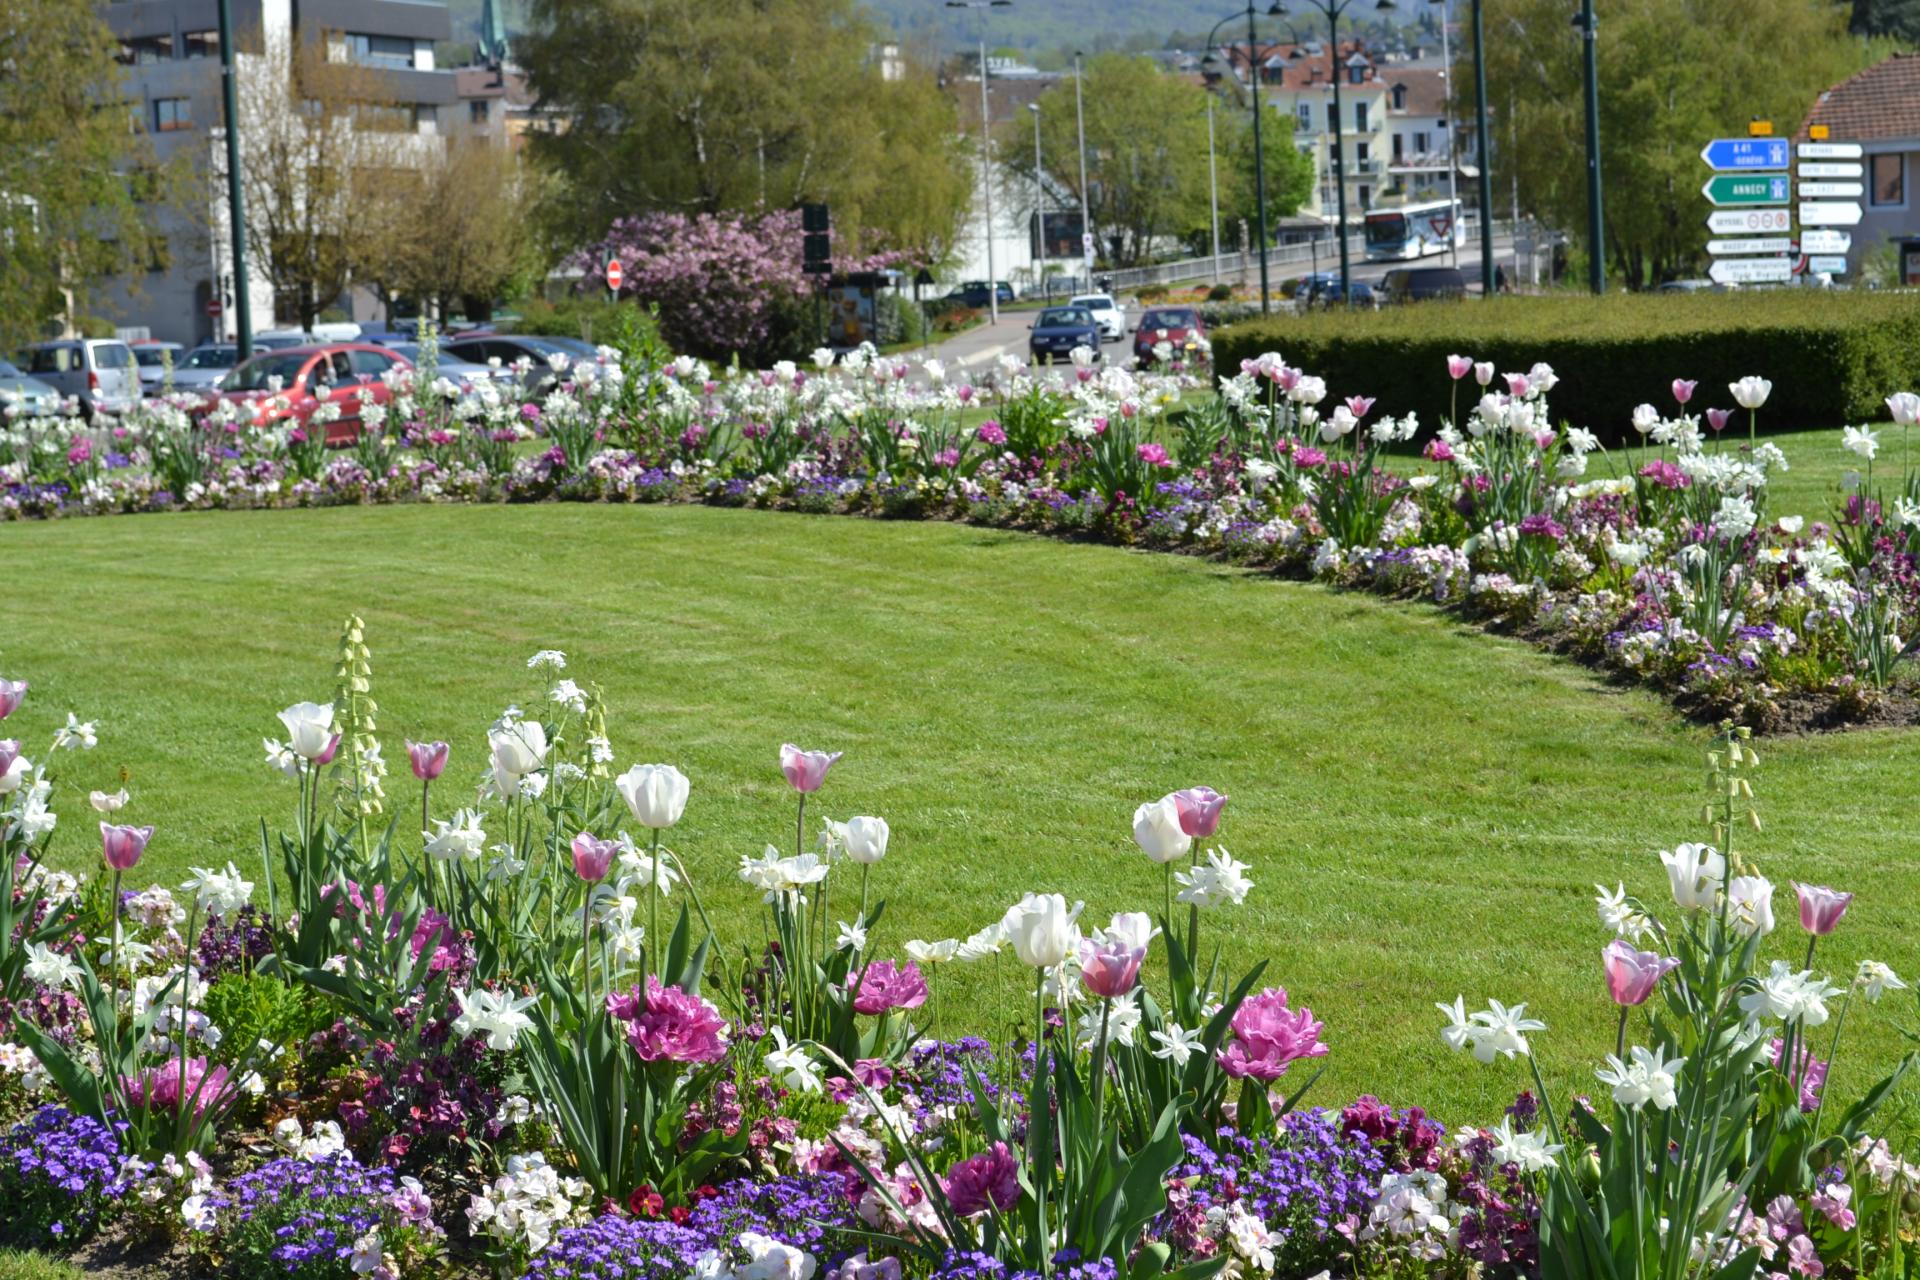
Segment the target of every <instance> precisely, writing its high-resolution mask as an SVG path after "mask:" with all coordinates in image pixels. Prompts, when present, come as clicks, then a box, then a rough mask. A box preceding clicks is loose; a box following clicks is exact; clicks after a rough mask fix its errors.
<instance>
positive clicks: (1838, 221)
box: [1800, 201, 1862, 227]
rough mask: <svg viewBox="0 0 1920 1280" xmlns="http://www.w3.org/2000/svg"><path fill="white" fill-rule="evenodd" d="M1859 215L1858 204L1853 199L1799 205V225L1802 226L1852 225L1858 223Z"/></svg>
mask: <svg viewBox="0 0 1920 1280" xmlns="http://www.w3.org/2000/svg"><path fill="white" fill-rule="evenodd" d="M1861 216H1862V214H1861V210H1860V206H1859V204H1858V203H1856V202H1853V201H1848V202H1847V203H1845V204H1840V203H1834V202H1820V203H1815V204H1802V205H1801V206H1800V225H1801V226H1803V227H1853V226H1858V225H1859V224H1860V218H1861Z"/></svg>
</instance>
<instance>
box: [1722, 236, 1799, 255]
mask: <svg viewBox="0 0 1920 1280" xmlns="http://www.w3.org/2000/svg"><path fill="white" fill-rule="evenodd" d="M1707 252H1708V253H1711V254H1713V255H1714V256H1715V257H1723V256H1725V255H1727V254H1743V253H1792V252H1793V237H1792V236H1742V237H1740V238H1739V239H1738V240H1709V241H1707Z"/></svg>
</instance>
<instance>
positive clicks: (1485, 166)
mask: <svg viewBox="0 0 1920 1280" xmlns="http://www.w3.org/2000/svg"><path fill="white" fill-rule="evenodd" d="M1480 3H1481V0H1473V132H1474V148H1473V149H1474V153H1475V154H1476V155H1477V156H1478V157H1479V159H1480V296H1481V297H1482V298H1491V297H1493V296H1494V293H1495V290H1494V287H1493V284H1494V281H1493V271H1494V264H1493V153H1492V152H1491V150H1489V148H1490V146H1491V145H1492V144H1491V143H1489V142H1488V140H1487V25H1486V22H1485V21H1484V20H1483V15H1482V13H1481V11H1480Z"/></svg>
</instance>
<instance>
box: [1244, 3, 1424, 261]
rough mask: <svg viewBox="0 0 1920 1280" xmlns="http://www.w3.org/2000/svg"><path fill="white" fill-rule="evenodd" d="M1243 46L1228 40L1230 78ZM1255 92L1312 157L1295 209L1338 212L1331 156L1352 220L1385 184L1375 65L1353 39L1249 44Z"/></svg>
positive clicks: (1386, 136)
mask: <svg viewBox="0 0 1920 1280" xmlns="http://www.w3.org/2000/svg"><path fill="white" fill-rule="evenodd" d="M1249 52H1250V50H1249V47H1248V46H1245V45H1237V46H1233V47H1232V48H1230V49H1229V50H1228V59H1229V62H1230V63H1231V64H1232V65H1233V69H1234V74H1235V76H1236V77H1237V78H1243V77H1244V76H1245V74H1246V70H1245V68H1246V66H1247V64H1248V62H1249V56H1248V55H1249ZM1251 52H1252V57H1251V61H1252V63H1253V65H1254V67H1255V68H1256V70H1257V73H1258V79H1259V85H1260V92H1261V95H1262V96H1263V97H1264V98H1265V100H1266V102H1267V103H1268V105H1270V106H1272V107H1274V108H1275V109H1276V110H1278V111H1280V112H1281V113H1282V114H1284V115H1287V116H1290V117H1292V118H1293V122H1294V128H1293V143H1294V145H1295V146H1296V147H1298V148H1299V149H1300V150H1301V151H1303V152H1305V153H1306V154H1308V155H1309V156H1311V157H1312V158H1313V163H1314V173H1315V175H1316V178H1315V181H1314V184H1313V194H1312V195H1311V196H1310V197H1309V198H1308V200H1307V203H1306V204H1305V205H1303V206H1302V207H1301V209H1300V213H1301V214H1303V215H1305V216H1307V217H1310V218H1313V219H1316V220H1321V221H1326V220H1331V219H1335V218H1337V217H1338V216H1339V193H1338V191H1337V190H1336V189H1335V186H1334V172H1335V165H1334V159H1335V156H1336V153H1337V155H1338V158H1339V160H1340V165H1339V169H1340V172H1341V173H1342V175H1343V176H1344V182H1345V186H1346V196H1347V220H1348V221H1349V222H1352V223H1357V222H1359V221H1360V219H1361V217H1362V215H1364V214H1365V212H1366V211H1367V210H1368V209H1370V208H1372V207H1373V205H1374V203H1375V202H1376V201H1377V200H1378V198H1379V196H1380V193H1381V191H1382V190H1383V189H1384V188H1385V187H1386V185H1387V181H1388V179H1387V157H1388V148H1389V147H1390V146H1391V137H1392V135H1391V132H1390V130H1389V115H1388V109H1387V106H1388V90H1387V84H1386V82H1385V81H1384V80H1383V79H1382V78H1381V75H1380V68H1379V67H1378V66H1377V65H1376V64H1375V63H1374V60H1373V58H1372V56H1371V55H1370V54H1369V53H1368V52H1367V49H1366V47H1365V46H1364V45H1362V44H1361V43H1360V42H1358V41H1342V42H1341V44H1340V48H1339V49H1338V50H1337V51H1336V50H1334V49H1332V48H1331V47H1329V46H1328V45H1327V44H1326V42H1324V41H1320V40H1310V41H1304V42H1301V43H1297V44H1295V43H1287V42H1282V43H1279V44H1274V45H1263V46H1261V47H1259V48H1258V49H1257V50H1252V51H1251ZM1336 76H1337V77H1338V78H1339V81H1340V102H1339V111H1338V113H1337V115H1338V118H1337V119H1336V112H1335V109H1334V79H1335V77H1336Z"/></svg>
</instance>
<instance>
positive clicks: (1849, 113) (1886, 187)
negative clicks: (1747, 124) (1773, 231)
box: [1794, 53, 1920, 285]
mask: <svg viewBox="0 0 1920 1280" xmlns="http://www.w3.org/2000/svg"><path fill="white" fill-rule="evenodd" d="M1816 126H1825V129H1826V140H1827V141H1830V142H1857V143H1859V144H1860V149H1861V152H1862V156H1861V159H1860V164H1861V165H1862V166H1863V169H1864V174H1863V176H1862V177H1861V179H1860V181H1861V183H1862V184H1863V185H1864V186H1865V188H1866V190H1865V195H1864V197H1863V198H1862V199H1861V200H1860V202H1859V203H1860V206H1861V209H1862V211H1863V213H1864V217H1863V218H1862V219H1861V222H1860V224H1859V225H1858V226H1856V227H1854V228H1852V233H1853V245H1852V248H1850V249H1849V250H1848V252H1847V267H1848V271H1849V273H1855V272H1858V270H1859V268H1860V263H1861V259H1862V258H1863V257H1864V256H1866V255H1868V254H1872V253H1874V252H1876V251H1878V250H1880V249H1881V248H1882V247H1883V246H1885V245H1887V244H1889V243H1890V244H1892V245H1894V246H1895V247H1896V249H1897V250H1898V253H1899V275H1898V279H1899V283H1901V284H1908V285H1914V284H1920V205H1917V204H1916V200H1915V193H1914V183H1915V181H1916V180H1920V54H1912V53H1898V54H1895V55H1893V56H1892V57H1890V58H1888V59H1886V60H1885V61H1883V62H1878V63H1875V64H1874V65H1873V66H1871V67H1868V68H1867V69H1866V70H1865V71H1861V72H1858V73H1856V74H1855V75H1852V76H1849V77H1848V78H1847V79H1845V80H1842V81H1841V82H1840V83H1839V84H1836V85H1834V86H1833V87H1832V88H1831V89H1828V90H1826V91H1825V92H1824V93H1822V94H1821V95H1820V96H1819V98H1818V99H1817V100H1815V102H1814V104H1813V109H1812V110H1811V111H1809V112H1808V113H1807V118H1806V119H1805V120H1803V121H1801V123H1800V128H1799V131H1798V132H1796V133H1795V134H1794V140H1795V141H1796V142H1805V141H1808V140H1809V139H1810V138H1811V136H1812V130H1813V129H1814V128H1815V127H1816ZM1800 163H1802V164H1804V163H1805V161H1801V162H1800Z"/></svg>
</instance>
